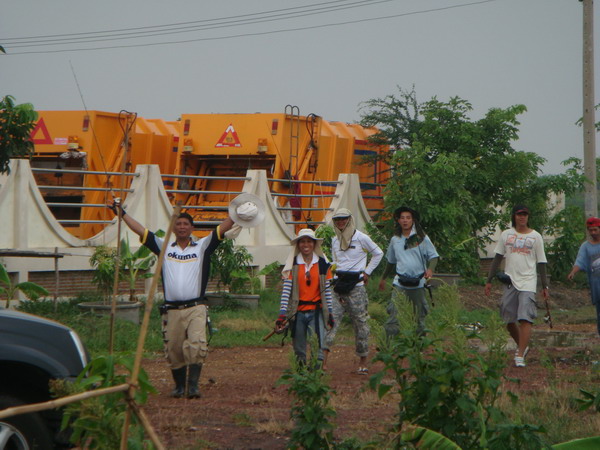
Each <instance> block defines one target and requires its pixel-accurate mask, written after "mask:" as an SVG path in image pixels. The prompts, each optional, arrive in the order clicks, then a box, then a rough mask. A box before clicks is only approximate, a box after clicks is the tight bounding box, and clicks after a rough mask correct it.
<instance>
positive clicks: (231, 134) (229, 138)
mask: <svg viewBox="0 0 600 450" xmlns="http://www.w3.org/2000/svg"><path fill="white" fill-rule="evenodd" d="M241 146H242V143H241V142H240V138H238V135H237V133H236V131H235V130H234V129H233V124H231V123H230V124H229V126H228V127H227V129H226V130H225V131H224V132H223V135H222V136H221V138H220V139H219V140H218V141H217V143H216V144H215V147H241Z"/></svg>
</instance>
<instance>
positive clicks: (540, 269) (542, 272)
mask: <svg viewBox="0 0 600 450" xmlns="http://www.w3.org/2000/svg"><path fill="white" fill-rule="evenodd" d="M537 269H538V272H539V273H540V279H541V280H542V295H543V296H544V298H548V276H547V275H546V263H538V265H537Z"/></svg>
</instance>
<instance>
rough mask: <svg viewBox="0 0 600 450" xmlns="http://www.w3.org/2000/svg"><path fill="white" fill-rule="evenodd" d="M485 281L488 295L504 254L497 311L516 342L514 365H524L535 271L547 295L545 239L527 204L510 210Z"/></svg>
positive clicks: (532, 316)
mask: <svg viewBox="0 0 600 450" xmlns="http://www.w3.org/2000/svg"><path fill="white" fill-rule="evenodd" d="M494 252H495V253H496V256H495V257H494V260H493V261H492V265H491V267H490V271H489V274H488V277H487V282H486V284H485V295H488V296H489V295H490V292H491V290H492V279H493V278H494V276H495V275H496V271H497V270H498V267H499V266H500V262H501V261H502V259H503V258H506V262H505V270H504V271H505V276H504V277H502V278H501V281H503V282H504V283H505V287H504V293H503V294H502V299H501V300H500V315H501V316H502V319H503V320H504V322H505V323H506V329H507V330H508V332H509V334H510V336H511V337H512V338H513V340H514V341H515V343H516V344H517V350H516V352H515V366H516V367H525V365H526V363H525V357H526V356H527V353H528V352H529V338H530V337H531V328H532V325H533V321H534V320H535V318H536V317H537V305H536V302H535V293H536V290H537V274H538V271H539V274H540V278H541V281H542V295H543V297H544V298H545V299H548V280H547V277H546V263H547V261H546V254H545V253H544V240H543V238H542V236H541V235H540V233H538V232H537V231H535V230H533V229H531V228H529V208H527V206H524V205H517V206H515V207H514V208H513V210H512V228H510V229H508V230H505V231H503V232H502V235H501V236H500V239H499V240H498V244H496V249H495V250H494Z"/></svg>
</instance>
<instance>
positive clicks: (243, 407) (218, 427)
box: [143, 345, 395, 449]
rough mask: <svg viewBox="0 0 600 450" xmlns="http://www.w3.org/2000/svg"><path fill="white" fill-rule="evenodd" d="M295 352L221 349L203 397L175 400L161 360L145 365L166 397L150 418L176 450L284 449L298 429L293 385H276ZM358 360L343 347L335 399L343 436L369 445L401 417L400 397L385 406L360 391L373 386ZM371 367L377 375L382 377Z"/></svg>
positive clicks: (212, 358) (156, 401)
mask: <svg viewBox="0 0 600 450" xmlns="http://www.w3.org/2000/svg"><path fill="white" fill-rule="evenodd" d="M289 352H290V347H289V345H286V346H285V347H284V348H283V349H282V348H281V347H276V348H274V347H269V348H233V349H215V350H213V351H211V353H210V355H209V359H208V360H207V363H206V365H205V369H204V371H203V373H202V381H201V390H202V395H203V397H202V398H201V399H198V400H187V399H172V398H170V397H169V395H168V394H169V392H170V391H171V389H172V388H173V383H172V381H171V374H170V371H169V370H168V367H167V364H166V362H164V361H163V360H161V359H154V360H145V361H144V363H143V366H144V368H145V370H146V371H147V372H148V373H149V375H150V377H151V380H152V383H153V384H154V386H155V387H156V388H157V389H158V390H159V394H158V395H155V396H153V397H152V398H151V400H150V401H149V403H148V405H147V406H146V411H147V413H148V415H149V416H150V417H151V420H152V423H153V424H154V426H155V427H156V430H157V432H158V433H159V435H160V437H161V439H162V441H163V443H164V445H165V446H166V447H167V448H169V449H198V448H219V449H221V448H235V449H259V448H260V449H281V448H285V446H286V443H287V436H288V435H289V431H290V429H291V423H290V421H289V414H290V398H289V396H288V394H287V388H286V386H275V384H276V381H277V379H278V378H279V377H280V376H281V374H282V373H283V371H284V370H285V369H286V368H287V367H288V366H289V363H288V357H289ZM357 361H358V359H357V358H355V356H354V354H353V348H352V347H350V346H343V345H341V346H338V347H336V349H335V350H334V351H333V352H332V353H331V355H330V358H329V368H328V373H329V374H330V375H331V377H332V379H331V386H332V387H333V388H334V389H335V391H336V395H335V396H334V398H333V401H332V405H333V406H334V407H335V408H336V410H337V413H338V415H337V420H336V423H337V429H336V435H337V436H339V437H344V438H346V437H349V436H352V435H355V436H357V437H359V438H363V439H366V438H367V437H373V436H374V435H375V433H376V432H377V431H378V430H381V431H383V430H384V429H385V424H387V423H389V422H390V420H391V419H392V416H393V415H394V413H395V404H394V402H393V398H392V397H390V398H389V399H387V398H386V399H384V400H381V401H380V400H378V399H377V396H376V394H375V393H373V392H371V391H365V392H363V391H362V390H361V389H362V387H363V386H364V385H365V383H366V382H367V380H368V377H367V376H365V375H359V374H357V373H356V372H355V369H356V367H355V366H356V363H357ZM375 369H376V368H375V367H372V368H371V371H372V372H373V370H375Z"/></svg>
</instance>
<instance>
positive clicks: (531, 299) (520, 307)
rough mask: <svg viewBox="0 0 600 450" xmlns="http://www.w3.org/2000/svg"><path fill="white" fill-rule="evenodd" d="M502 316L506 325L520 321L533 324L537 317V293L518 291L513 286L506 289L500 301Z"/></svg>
mask: <svg viewBox="0 0 600 450" xmlns="http://www.w3.org/2000/svg"><path fill="white" fill-rule="evenodd" d="M500 316H501V317H502V320H503V321H504V322H505V323H515V322H518V321H520V320H526V321H527V322H531V323H533V321H534V320H535V318H536V317H537V303H536V302H535V292H530V291H518V290H516V289H515V287H514V286H512V285H511V286H508V287H505V288H504V293H503V294H502V298H501V299H500Z"/></svg>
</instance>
